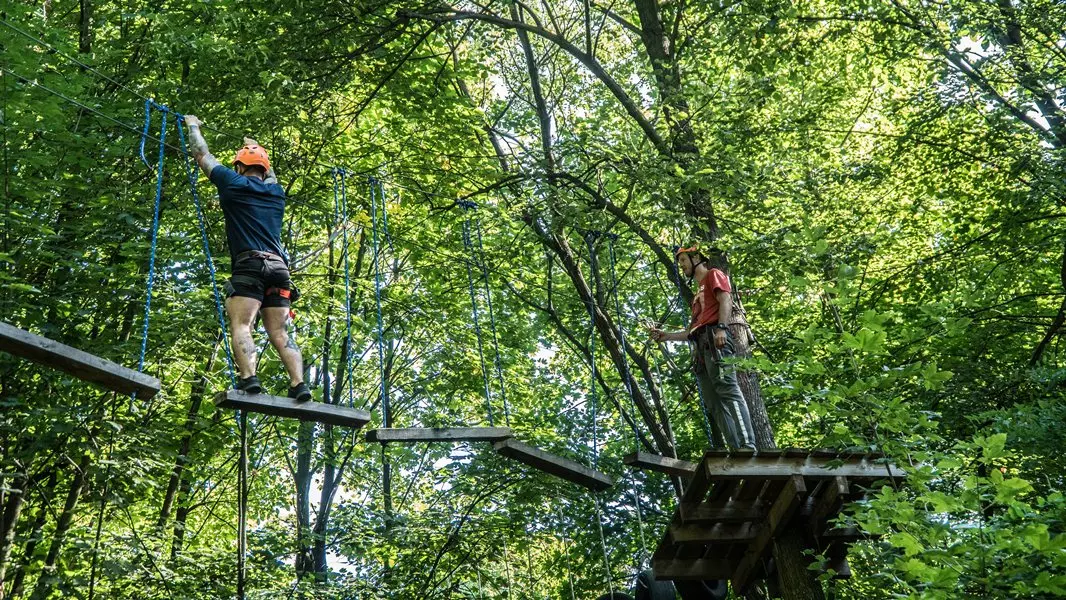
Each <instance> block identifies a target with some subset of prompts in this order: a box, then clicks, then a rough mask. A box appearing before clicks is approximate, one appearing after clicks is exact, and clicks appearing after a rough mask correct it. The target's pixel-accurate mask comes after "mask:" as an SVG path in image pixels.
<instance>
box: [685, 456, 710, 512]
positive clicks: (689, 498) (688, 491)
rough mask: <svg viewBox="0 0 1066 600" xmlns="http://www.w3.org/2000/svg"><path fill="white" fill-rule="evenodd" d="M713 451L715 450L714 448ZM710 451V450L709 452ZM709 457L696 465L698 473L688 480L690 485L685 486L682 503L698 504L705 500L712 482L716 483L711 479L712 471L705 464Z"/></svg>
mask: <svg viewBox="0 0 1066 600" xmlns="http://www.w3.org/2000/svg"><path fill="white" fill-rule="evenodd" d="M711 452H714V451H713V450H712V451H711ZM709 453H710V452H708V454H709ZM706 463H707V459H706V458H704V459H703V462H701V463H700V465H699V466H698V467H696V473H695V474H694V475H693V476H692V479H691V480H690V481H689V482H688V486H687V487H686V488H685V493H684V494H682V496H681V503H682V504H684V503H686V502H687V503H690V504H698V503H700V502H703V500H704V499H706V498H707V492H708V490H710V489H711V484H712V483H714V482H713V481H712V480H711V477H710V473H709V472H708V470H707V467H706V466H705V465H706Z"/></svg>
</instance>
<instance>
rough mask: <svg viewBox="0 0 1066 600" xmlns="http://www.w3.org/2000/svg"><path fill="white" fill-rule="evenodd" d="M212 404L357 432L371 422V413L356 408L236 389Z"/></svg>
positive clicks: (217, 396)
mask: <svg viewBox="0 0 1066 600" xmlns="http://www.w3.org/2000/svg"><path fill="white" fill-rule="evenodd" d="M215 405H216V406H218V407H219V408H232V409H234V410H246V411H249V412H254V413H261V414H264V415H272V416H275V417H285V418H288V419H298V420H300V421H316V422H318V423H325V424H327V425H338V426H340V427H354V428H356V429H358V428H360V427H362V426H363V425H366V424H367V423H369V422H370V413H368V412H366V411H365V410H359V409H357V408H349V407H347V406H338V405H336V404H325V403H323V402H297V401H296V400H293V399H292V398H282V397H280V396H270V395H267V394H246V393H244V392H242V391H239V390H229V391H226V392H219V393H218V394H216V395H215Z"/></svg>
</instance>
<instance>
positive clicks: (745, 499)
mask: <svg viewBox="0 0 1066 600" xmlns="http://www.w3.org/2000/svg"><path fill="white" fill-rule="evenodd" d="M903 476H904V475H903V472H902V471H901V470H900V469H899V468H898V467H896V466H895V465H892V464H890V463H887V462H886V461H885V460H884V458H883V457H882V456H881V455H873V454H855V453H847V452H843V453H840V452H834V451H808V450H795V449H789V450H771V451H766V450H764V451H759V452H755V451H751V450H748V451H734V452H725V451H711V452H707V453H706V454H705V455H704V457H703V460H702V461H701V462H700V464H699V466H698V467H697V468H696V470H695V472H694V474H693V477H692V479H691V481H690V482H689V485H688V489H687V490H686V491H685V495H684V497H683V498H682V500H681V503H680V505H679V506H678V508H677V511H676V512H675V513H674V516H673V519H672V520H671V522H670V524H669V525H668V527H667V530H666V532H665V533H664V535H663V538H662V540H661V541H660V542H659V545H658V547H657V548H656V550H655V553H654V554H653V555H652V566H653V568H654V570H655V576H656V578H657V579H673V580H705V579H728V580H730V583H731V584H732V586H733V590H734V593H737V594H740V593H743V592H744V591H745V590H746V589H747V587H748V586H749V585H750V584H751V582H753V581H754V580H756V579H760V578H763V577H765V576H767V573H766V572H765V570H764V565H765V564H767V562H768V561H767V559H768V558H769V556H770V548H771V541H772V540H773V538H774V537H775V536H776V535H777V534H779V533H780V532H781V531H783V530H784V529H785V527H794V526H798V527H800V529H801V530H802V531H803V533H804V537H805V543H806V544H807V545H808V546H809V547H811V548H813V549H815V550H816V551H818V552H820V553H821V552H824V553H825V554H826V555H827V556H828V557H829V558H830V562H831V563H832V564H830V565H829V566H831V567H832V568H833V569H835V570H836V571H837V572H838V574H845V575H846V574H847V572H848V569H847V561H846V560H845V559H844V557H845V556H846V552H847V544H849V543H851V542H854V541H855V540H857V539H859V535H860V534H859V532H858V531H857V530H856V529H854V528H845V529H833V528H830V527H829V526H828V523H829V522H830V521H832V520H833V519H834V518H835V517H836V516H837V515H838V514H839V513H840V511H841V509H842V508H843V507H844V506H845V505H846V504H847V503H848V502H851V501H854V500H859V499H861V498H863V497H864V496H865V494H866V490H867V489H871V488H873V487H874V486H875V482H880V481H883V480H888V479H894V480H902V478H903Z"/></svg>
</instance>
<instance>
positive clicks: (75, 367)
mask: <svg viewBox="0 0 1066 600" xmlns="http://www.w3.org/2000/svg"><path fill="white" fill-rule="evenodd" d="M0 351H3V352H9V353H11V354H14V355H15V356H19V357H22V358H25V359H27V360H32V361H33V362H36V363H40V364H42V365H45V366H46V367H52V368H54V369H59V370H60V371H63V372H65V373H69V374H70V375H73V376H74V377H77V378H78V379H81V380H82V381H87V382H89V383H94V384H96V385H99V386H101V387H104V388H106V389H109V390H112V391H115V392H118V393H120V394H133V393H136V394H137V398H139V399H142V400H147V399H149V398H152V397H153V396H155V395H156V394H158V393H159V389H160V385H159V380H158V379H156V378H155V377H151V376H148V375H145V374H144V373H140V372H138V371H134V370H133V369H128V368H126V367H124V366H122V365H120V364H117V363H113V362H111V361H109V360H105V359H103V358H100V357H99V356H94V355H92V354H89V353H88V352H84V351H82V350H78V349H77V348H72V347H70V346H67V345H66V344H60V343H59V342H56V341H53V340H50V339H48V338H46V337H41V336H39V335H36V334H33V333H30V332H28V331H23V330H21V329H19V328H18V327H14V326H12V325H8V324H7V323H3V322H0Z"/></svg>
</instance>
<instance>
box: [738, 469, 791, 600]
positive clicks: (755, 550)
mask: <svg viewBox="0 0 1066 600" xmlns="http://www.w3.org/2000/svg"><path fill="white" fill-rule="evenodd" d="M806 491H807V486H806V484H805V483H804V481H803V478H802V477H800V476H798V475H793V476H792V477H789V479H788V481H787V482H786V483H785V487H784V489H782V490H781V493H780V494H779V495H778V496H777V499H776V500H775V501H774V504H773V506H771V507H770V511H769V513H768V514H767V516H766V521H765V522H764V523H762V524H761V526H760V528H759V534H758V536H757V537H756V538H755V541H753V542H752V543H751V545H749V546H748V551H747V552H746V553H745V554H744V558H743V559H742V560H741V561H740V564H739V565H737V570H736V572H734V573H733V575H732V577H731V579H732V584H733V590H734V591H735V592H737V593H743V592H744V591H745V590H746V589H747V586H748V583H750V581H751V575H752V573H753V572H754V571H755V568H756V567H757V566H759V562H760V559H761V558H762V556H763V554H764V553H765V552H766V550H767V549H768V548H769V545H770V540H772V539H773V538H774V536H776V535H777V534H778V532H779V531H781V530H782V529H783V528H784V526H785V525H786V524H787V523H788V521H789V520H791V519H792V516H793V515H794V514H795V513H796V509H797V508H799V505H800V502H801V500H802V497H803V495H804V494H805V492H806Z"/></svg>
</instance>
